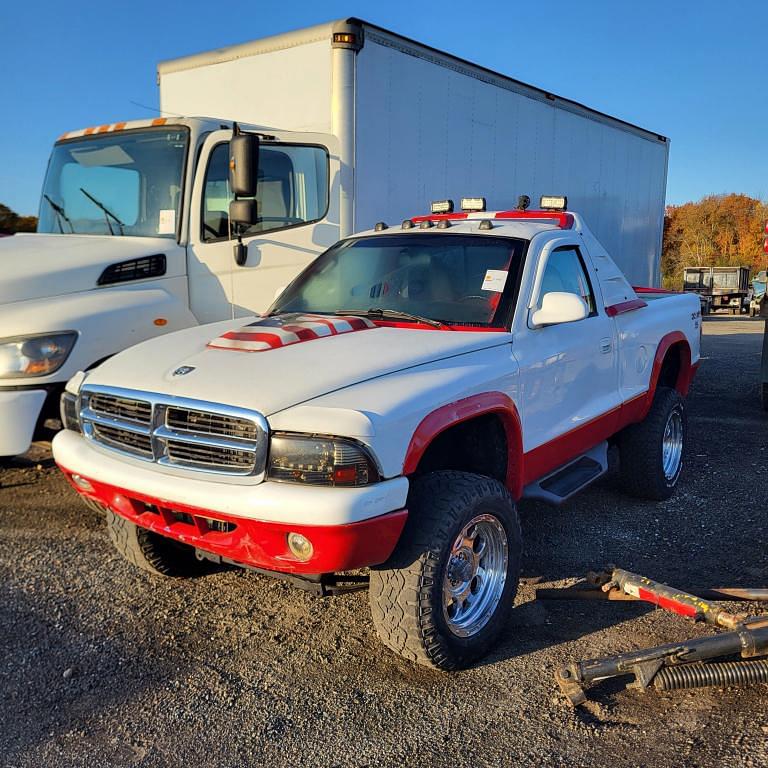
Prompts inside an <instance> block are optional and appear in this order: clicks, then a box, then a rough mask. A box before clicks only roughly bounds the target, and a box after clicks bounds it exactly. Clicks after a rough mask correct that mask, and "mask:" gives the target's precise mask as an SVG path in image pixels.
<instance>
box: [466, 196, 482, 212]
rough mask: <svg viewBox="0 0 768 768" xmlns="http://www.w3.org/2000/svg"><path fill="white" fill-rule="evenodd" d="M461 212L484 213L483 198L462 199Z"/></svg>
mask: <svg viewBox="0 0 768 768" xmlns="http://www.w3.org/2000/svg"><path fill="white" fill-rule="evenodd" d="M461 210H462V211H484V210H485V198H484V197H462V198H461Z"/></svg>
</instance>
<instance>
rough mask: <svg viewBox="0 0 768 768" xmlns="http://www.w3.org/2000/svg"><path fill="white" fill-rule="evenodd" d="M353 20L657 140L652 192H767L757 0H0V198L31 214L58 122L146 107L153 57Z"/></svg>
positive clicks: (766, 88)
mask: <svg viewBox="0 0 768 768" xmlns="http://www.w3.org/2000/svg"><path fill="white" fill-rule="evenodd" d="M353 15H354V16H359V17H362V18H364V19H366V20H368V21H371V22H373V23H375V24H379V25H381V26H383V27H387V28H389V29H392V30H393V31H395V32H400V33H402V34H405V35H407V36H409V37H413V38H416V39H417V40H420V41H423V42H425V43H428V44H430V45H432V46H435V47H436V48H441V49H444V50H446V51H449V52H451V53H455V54H457V55H459V56H462V57H464V58H467V59H470V60H472V61H476V62H477V63H479V64H482V65H484V66H487V67H490V68H491V69H495V70H498V71H500V72H503V73H505V74H508V75H511V76H512V77H515V78H518V79H520V80H523V81H526V82H529V83H531V84H533V85H537V86H539V87H542V88H546V89H547V90H550V91H552V92H554V93H557V94H559V95H562V96H566V97H568V98H571V99H575V100H576V101H581V102H583V103H585V104H587V105H589V106H591V107H595V108H596V109H599V110H601V111H604V112H608V113H610V114H613V115H616V116H617V117H621V118H623V119H625V120H628V121H630V122H633V123H637V124H639V125H641V126H643V127H646V128H649V129H652V130H654V131H657V132H658V133H662V134H664V135H666V136H669V137H670V138H671V141H672V144H671V154H670V167H669V180H668V186H667V202H670V203H680V202H685V201H687V200H695V199H698V198H700V197H702V196H703V195H706V194H710V193H719V192H744V193H746V194H749V195H753V196H756V197H761V198H763V199H768V54H767V53H766V38H768V2H766V0H735V1H732V2H730V3H722V2H716V0H696V1H695V2H694V1H693V0H686V2H683V0H666V2H658V0H643V1H642V2H639V0H638V1H636V2H629V1H628V0H624V2H622V1H621V0H612V1H608V0H580V2H573V0H571V1H570V2H562V0H549V2H547V3H546V4H544V3H539V2H528V3H521V2H511V1H510V0H506V2H493V1H492V2H484V3H478V4H476V5H473V4H468V3H461V4H460V3H452V2H449V1H448V0H446V1H445V2H443V3H434V2H429V3H418V2H413V1H412V2H401V1H400V0H389V2H387V3H360V2H358V3H352V2H346V3H342V2H335V1H333V0H325V2H322V3H318V2H309V1H307V0H292V1H291V2H283V3H264V2H259V0H250V2H247V3H244V2H240V1H238V0H230V2H221V1H219V2H212V1H210V0H209V2H202V1H201V0H184V1H183V2H181V1H179V0H163V1H162V2H157V1H156V0H154V1H153V2H150V1H149V0H131V2H120V3H118V2H113V1H112V0H98V2H95V1H94V0H81V2H79V3H77V4H67V3H61V2H53V1H52V0H27V1H26V2H21V1H20V0H5V2H3V3H2V8H0V29H2V30H3V32H4V34H3V43H2V46H0V67H1V71H2V73H3V74H2V83H3V87H2V104H3V110H2V116H3V119H2V120H0V202H3V203H6V204H7V205H10V206H11V207H12V208H13V209H14V210H16V211H18V212H19V213H22V214H29V213H36V212H37V200H38V197H39V194H40V187H41V185H42V180H43V175H44V173H45V167H46V162H47V156H48V152H49V150H50V146H51V144H52V142H53V141H54V140H55V139H56V137H57V136H59V135H60V134H61V133H63V132H64V131H66V130H73V129H76V128H81V127H85V126H88V125H93V124H97V123H108V122H113V121H117V120H125V119H132V118H142V117H149V116H151V115H152V114H153V113H152V112H151V111H150V110H147V109H144V108H142V107H140V106H137V104H142V105H146V106H148V107H157V104H158V91H157V85H156V81H155V66H156V64H157V62H158V61H159V60H161V59H167V58H173V57H175V56H181V55H185V54H189V53H195V52H198V51H202V50H207V49H210V48H217V47H221V46H225V45H230V44H233V43H238V42H243V41H245V40H251V39H254V38H257V37H262V36H265V35H271V34H276V33H279V32H283V31H287V30H289V29H295V28H297V27H302V26H307V25H311V24H316V23H319V22H321V21H327V20H329V19H333V18H340V17H343V16H353Z"/></svg>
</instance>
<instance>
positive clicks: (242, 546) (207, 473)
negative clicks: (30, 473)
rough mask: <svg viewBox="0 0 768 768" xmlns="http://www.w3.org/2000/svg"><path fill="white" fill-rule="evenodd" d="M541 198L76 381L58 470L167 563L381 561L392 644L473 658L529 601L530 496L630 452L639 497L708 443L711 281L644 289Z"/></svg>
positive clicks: (340, 566) (152, 562)
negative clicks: (691, 408)
mask: <svg viewBox="0 0 768 768" xmlns="http://www.w3.org/2000/svg"><path fill="white" fill-rule="evenodd" d="M542 203H543V204H547V205H548V206H549V208H547V209H543V210H539V211H530V210H515V211H499V212H486V211H484V210H483V207H484V206H483V203H482V200H474V201H467V202H463V203H462V208H463V209H465V210H463V211H462V212H461V213H453V212H451V211H452V204H450V202H449V201H445V202H444V203H443V204H442V205H437V206H433V211H434V210H444V211H447V212H445V213H432V214H427V215H423V216H417V217H414V218H411V219H407V220H405V221H404V222H403V223H402V224H401V225H397V226H390V227H387V226H386V225H385V224H384V223H380V224H378V225H377V226H376V228H375V229H374V230H372V231H369V232H364V233H362V234H359V235H355V236H352V237H349V238H346V239H344V240H342V241H340V242H339V243H337V244H336V245H334V246H333V247H332V248H330V249H329V250H327V251H326V252H325V253H323V254H322V255H321V256H320V257H318V258H317V259H316V260H315V261H314V262H313V263H312V264H311V265H310V266H309V267H307V268H306V269H305V270H304V271H303V272H302V273H301V274H300V275H299V276H298V277H297V278H296V279H295V280H294V281H293V282H292V283H291V284H290V285H289V286H288V288H287V289H286V290H285V291H284V292H283V293H282V294H281V295H280V296H279V297H278V298H277V300H276V301H275V303H274V305H273V306H272V308H271V310H270V311H268V312H267V313H266V314H264V315H261V316H254V317H251V318H248V319H245V320H243V319H240V320H237V321H231V320H230V321H226V322H221V323H217V324H212V325H208V326H204V327H197V328H192V329H188V330H184V331H179V332H177V333H173V334H170V335H168V336H164V337H161V338H158V339H153V340H151V341H147V342H144V343H142V344H140V345H138V346H136V347H133V348H132V349H129V350H127V351H125V352H122V353H120V354H118V355H116V356H115V357H113V358H111V359H110V360H108V361H107V362H106V363H104V364H103V365H101V366H99V367H98V368H96V369H95V370H93V371H91V372H90V373H88V374H83V373H81V374H78V375H77V376H75V378H73V379H72V380H71V381H70V382H69V384H68V386H67V391H66V392H65V394H64V396H63V399H62V413H63V421H64V423H65V425H66V429H65V430H63V431H62V432H60V433H59V434H58V435H57V436H56V438H55V440H54V442H53V451H54V456H55V459H56V461H57V463H58V464H59V466H60V467H61V469H62V470H63V471H64V472H65V474H66V476H67V478H68V479H69V480H70V482H71V483H72V485H73V486H74V488H75V489H76V490H77V491H78V493H80V494H82V496H83V497H84V498H85V499H86V500H88V501H89V502H90V503H91V504H92V505H95V506H97V507H98V508H100V509H103V510H105V511H106V518H107V525H108V528H109V531H110V535H111V538H112V541H113V542H114V544H115V546H116V547H117V549H118V550H119V551H120V552H121V553H122V554H123V555H124V556H125V557H126V558H128V559H129V560H130V561H132V562H133V563H134V564H136V565H138V566H140V567H142V568H144V569H146V570H149V571H151V572H154V573H160V574H167V575H184V574H192V573H195V572H198V571H199V570H200V569H203V568H207V567H211V566H212V562H211V561H213V563H221V562H226V563H233V564H237V565H242V566H247V567H252V568H256V569H263V570H268V571H273V572H279V573H283V574H286V573H287V574H292V575H293V577H294V578H296V579H298V578H305V579H309V580H314V581H315V582H318V581H320V580H321V579H322V578H323V575H325V576H328V575H330V574H338V573H340V572H346V571H350V570H354V569H360V568H364V567H370V586H369V594H370V605H371V610H372V614H373V620H374V624H375V626H376V629H377V631H378V634H379V635H380V637H381V639H382V640H383V642H384V643H386V644H387V645H388V646H389V647H390V648H392V649H394V650H395V651H397V652H398V653H400V654H402V655H403V656H405V657H406V658H409V659H412V660H414V661H417V662H420V663H423V664H427V665H432V666H435V667H438V668H442V669H455V668H459V667H463V666H465V665H467V664H469V663H471V662H472V661H473V660H474V659H477V658H478V657H479V656H481V655H482V654H484V653H485V652H486V651H487V650H488V649H489V648H490V646H491V645H492V644H493V643H494V642H495V640H496V638H497V637H498V635H499V632H500V630H501V628H502V626H503V625H504V622H505V620H506V618H507V615H508V613H509V611H510V609H511V607H512V603H513V600H514V597H515V593H516V590H517V583H518V573H519V568H520V559H521V546H522V542H521V533H520V527H519V523H518V519H517V513H516V508H515V504H516V502H517V501H518V500H519V499H521V498H525V497H529V498H537V499H544V500H547V501H550V502H553V503H560V502H562V501H564V500H565V499H567V498H569V497H570V496H571V495H572V494H574V493H575V492H577V491H578V490H580V489H582V488H584V487H585V486H586V485H588V484H589V483H591V482H592V481H594V480H595V479H596V478H598V477H599V476H600V475H602V474H603V473H604V472H605V471H606V469H607V452H608V446H609V445H610V444H617V445H618V449H619V454H620V473H621V478H622V481H623V484H624V487H625V488H626V490H627V491H628V492H630V493H632V494H635V495H638V496H641V497H645V498H650V499H665V498H667V497H668V496H670V494H671V493H672V492H673V490H674V488H675V486H676V484H677V482H678V478H679V476H680V471H681V468H682V464H683V456H684V453H685V441H686V437H687V434H686V406H685V397H686V394H687V393H688V389H689V385H690V383H691V379H692V377H693V375H694V372H695V370H696V367H697V365H698V361H699V341H700V323H701V319H700V309H699V301H698V298H697V297H696V296H691V295H682V294H680V295H672V294H669V293H653V292H651V291H648V289H646V290H645V291H643V289H639V290H636V289H633V288H632V286H631V285H630V284H629V283H628V282H627V280H626V279H625V278H624V276H623V274H622V273H621V272H620V270H619V269H618V268H617V267H616V265H615V264H614V262H613V260H612V259H611V258H610V256H609V255H608V253H607V252H606V251H605V250H604V248H603V247H602V246H601V245H600V243H599V242H598V241H597V240H596V239H595V237H594V236H593V235H592V234H591V233H590V231H589V229H588V228H587V226H586V225H585V223H584V221H583V220H582V218H581V217H580V216H579V215H578V214H576V213H570V212H567V211H565V210H564V207H565V201H564V199H562V198H560V199H558V198H555V199H549V200H543V201H542ZM466 209H476V210H466ZM358 578H359V575H358Z"/></svg>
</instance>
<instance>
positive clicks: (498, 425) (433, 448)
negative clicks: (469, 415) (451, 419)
mask: <svg viewBox="0 0 768 768" xmlns="http://www.w3.org/2000/svg"><path fill="white" fill-rule="evenodd" d="M507 448H508V446H507V436H506V432H505V429H504V424H503V423H502V421H501V419H500V418H499V416H498V415H497V414H495V413H487V414H483V415H481V416H476V417H475V418H473V419H469V420H467V421H462V422H461V423H459V424H456V425H455V426H452V427H449V428H448V429H446V430H444V431H443V432H441V433H440V434H439V435H437V436H436V437H435V438H434V439H433V440H432V442H431V443H430V444H429V446H428V447H427V450H426V451H425V452H424V455H423V456H422V457H421V460H420V461H419V464H418V466H417V467H416V470H415V472H414V474H415V475H425V474H427V473H428V472H435V471H436V470H439V469H452V470H458V471H462V472H473V473H475V474H478V475H485V476H486V477H492V478H494V479H496V480H498V481H499V482H501V483H504V482H506V479H507V462H508V450H507Z"/></svg>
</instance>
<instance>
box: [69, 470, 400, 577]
mask: <svg viewBox="0 0 768 768" xmlns="http://www.w3.org/2000/svg"><path fill="white" fill-rule="evenodd" d="M62 469H63V471H64V474H65V475H66V476H67V479H68V480H69V482H70V483H71V484H72V487H73V488H74V489H75V490H76V491H77V492H78V493H80V494H81V495H83V496H86V497H88V498H90V499H94V500H95V501H97V502H99V503H100V504H102V505H103V506H107V507H109V508H110V509H111V510H112V511H113V512H115V514H118V515H120V516H121V517H125V518H126V519H128V520H130V521H131V522H132V523H135V524H136V525H140V526H142V527H143V528H147V529H149V530H150V531H153V532H155V533H157V534H159V535H161V536H167V537H168V538H171V539H175V540H176V541H179V542H181V543H183V544H188V545H189V546H192V547H196V548H198V549H202V550H204V551H206V552H212V553H213V554H215V555H218V556H220V557H223V558H226V559H227V560H231V561H233V562H235V563H239V564H241V565H249V566H252V567H255V568H264V569H267V570H271V571H280V572H282V573H311V574H320V573H335V572H338V571H349V570H352V569H354V568H363V567H365V566H368V565H378V564H379V563H383V562H384V561H385V560H386V559H387V558H388V557H389V556H390V555H391V554H392V552H393V550H394V548H395V545H396V544H397V540H398V539H399V538H400V534H401V533H402V530H403V526H404V525H405V521H406V518H407V517H408V511H407V510H405V509H401V510H398V511H396V512H391V513H389V514H386V515H380V516H379V517H374V518H372V519H370V520H363V521H361V522H359V523H350V524H349V525H325V526H321V525H294V524H289V523H267V522H263V521H261V520H249V519H247V518H243V517H236V516H234V515H222V514H221V513H220V512H211V511H209V510H206V509H199V508H198V507H190V506H187V505H185V504H175V503H172V502H168V501H163V500H161V499H155V498H151V497H149V496H145V495H143V494H138V493H132V492H128V491H125V490H123V489H122V488H115V487H114V486H111V485H105V484H104V483H100V482H99V481H97V480H93V479H91V478H84V477H83V476H82V475H78V476H77V482H75V481H74V480H73V478H72V473H71V472H69V471H67V470H66V469H64V467H62ZM291 532H294V533H300V534H301V535H302V536H304V537H305V538H307V539H309V541H310V542H311V543H312V547H313V551H312V555H311V557H310V558H309V559H308V560H299V559H298V558H297V557H296V556H295V555H293V553H292V552H291V551H290V549H289V548H288V534H289V533H291Z"/></svg>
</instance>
